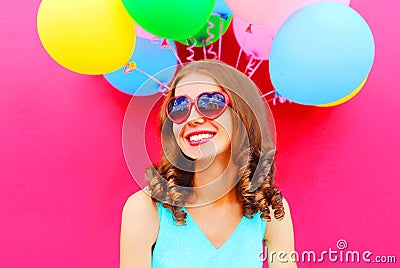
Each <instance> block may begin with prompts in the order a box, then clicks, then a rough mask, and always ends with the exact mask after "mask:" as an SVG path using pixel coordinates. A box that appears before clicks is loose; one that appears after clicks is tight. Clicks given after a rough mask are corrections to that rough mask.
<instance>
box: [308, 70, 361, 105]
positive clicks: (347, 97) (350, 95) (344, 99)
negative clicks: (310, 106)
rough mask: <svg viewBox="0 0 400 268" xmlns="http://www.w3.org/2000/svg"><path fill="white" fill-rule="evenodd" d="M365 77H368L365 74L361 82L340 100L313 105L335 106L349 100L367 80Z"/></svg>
mask: <svg viewBox="0 0 400 268" xmlns="http://www.w3.org/2000/svg"><path fill="white" fill-rule="evenodd" d="M367 79H368V75H367V77H365V79H364V81H362V83H361V84H360V85H359V86H358V87H357V88H356V89H355V90H354V91H353V92H351V93H350V94H349V95H347V96H346V97H344V98H341V99H340V100H337V101H334V102H330V103H325V104H318V105H315V106H318V107H331V106H336V105H339V104H342V103H345V102H346V101H348V100H350V99H351V98H353V97H354V96H355V95H357V94H358V92H360V90H361V89H362V88H363V87H364V85H365V82H367Z"/></svg>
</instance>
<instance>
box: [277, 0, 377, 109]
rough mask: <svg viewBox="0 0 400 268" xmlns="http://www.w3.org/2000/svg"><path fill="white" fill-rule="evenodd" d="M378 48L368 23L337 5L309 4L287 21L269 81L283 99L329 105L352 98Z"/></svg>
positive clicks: (281, 31) (278, 44) (282, 30)
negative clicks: (349, 96) (348, 96)
mask: <svg viewBox="0 0 400 268" xmlns="http://www.w3.org/2000/svg"><path fill="white" fill-rule="evenodd" d="M374 54H375V45H374V38H373V35H372V32H371V30H370V28H369V26H368V24H367V23H366V22H365V20H364V19H363V18H362V17H361V16H360V15H359V14H358V13H357V12H356V11H355V10H353V9H352V8H350V7H347V6H345V5H342V4H339V3H335V2H319V3H315V4H311V5H308V6H306V7H304V8H302V9H300V10H298V11H296V12H295V13H294V14H293V15H292V16H290V17H289V18H288V20H286V22H285V23H284V24H283V25H282V27H281V28H280V29H279V31H278V33H277V34H276V36H275V39H274V42H273V44H272V48H271V53H270V61H269V64H270V69H269V70H270V76H271V82H272V84H273V85H274V87H275V89H276V90H277V91H278V92H279V94H281V95H282V96H283V97H284V98H286V99H288V100H291V101H294V102H297V103H301V104H309V105H319V104H326V103H331V102H334V101H337V100H339V99H342V98H344V97H345V96H347V95H348V94H350V93H351V92H352V91H353V90H354V89H355V88H357V87H358V86H359V85H360V84H361V82H362V81H363V80H364V79H365V77H366V76H367V75H368V74H369V72H370V70H371V67H372V63H373V61H374Z"/></svg>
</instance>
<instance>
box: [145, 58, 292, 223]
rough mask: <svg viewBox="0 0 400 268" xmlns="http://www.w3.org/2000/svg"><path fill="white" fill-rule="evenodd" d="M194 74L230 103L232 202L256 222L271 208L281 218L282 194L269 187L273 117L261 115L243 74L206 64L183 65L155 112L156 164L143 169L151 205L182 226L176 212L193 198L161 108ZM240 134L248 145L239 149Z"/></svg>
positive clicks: (189, 165)
mask: <svg viewBox="0 0 400 268" xmlns="http://www.w3.org/2000/svg"><path fill="white" fill-rule="evenodd" d="M196 72H200V73H204V74H206V75H209V76H211V77H212V78H214V79H215V80H216V81H217V82H218V84H219V85H220V86H221V87H223V89H224V90H225V91H226V93H227V94H228V95H229V97H230V98H231V100H232V109H233V110H234V111H235V112H236V113H237V115H238V118H236V119H235V118H234V119H233V126H234V129H235V133H234V135H233V137H232V155H233V156H234V159H233V161H235V164H236V165H237V167H238V174H240V178H237V179H238V180H237V181H238V183H237V184H236V186H235V190H236V194H237V197H238V200H239V201H240V202H242V208H243V215H244V216H246V217H248V218H253V215H254V214H255V213H257V212H258V211H260V212H261V218H262V219H265V220H267V221H270V220H271V216H270V214H271V211H270V209H269V206H271V207H272V209H273V210H274V217H275V218H276V219H282V218H283V217H284V214H285V212H284V208H283V203H282V194H281V192H280V191H279V189H278V188H277V187H276V185H275V171H276V166H275V161H274V157H275V155H276V150H275V144H274V141H273V139H274V136H273V135H275V133H271V130H273V131H274V130H275V128H274V127H273V118H272V117H271V116H269V117H268V116H267V113H266V108H267V107H266V105H267V104H266V103H265V102H264V101H263V100H262V99H261V97H260V93H259V90H258V88H257V86H256V85H255V84H254V83H253V82H252V81H251V80H250V79H249V78H247V77H246V76H245V75H244V74H242V73H240V72H239V71H237V70H236V69H234V68H232V67H231V66H229V65H226V64H223V63H221V62H217V61H210V60H207V61H196V62H192V63H190V64H188V65H186V66H184V67H183V68H182V69H181V70H180V71H179V72H178V73H177V75H176V76H175V79H174V81H173V82H172V84H171V88H172V90H170V91H169V93H168V95H167V97H166V99H165V101H164V104H163V106H162V108H161V113H160V121H159V129H160V131H161V133H162V138H163V144H164V150H163V151H162V157H161V162H160V164H159V165H157V166H150V167H148V168H147V169H146V181H147V183H148V185H149V188H150V193H151V198H152V201H153V204H155V203H156V202H162V205H163V206H164V207H166V208H168V209H170V210H171V212H172V214H173V217H174V220H175V221H176V222H177V223H178V224H185V223H186V221H185V218H186V213H185V212H184V211H183V210H182V207H184V205H185V201H186V200H187V199H188V198H189V197H190V196H191V194H192V193H193V188H192V186H193V175H194V173H193V172H191V171H190V170H193V161H188V158H187V156H185V155H184V154H183V153H182V152H181V151H180V149H179V146H178V145H177V143H176V140H175V138H174V135H173V133H172V122H171V121H170V120H169V119H168V118H167V116H166V114H165V105H166V102H167V100H168V99H169V98H171V97H172V96H173V95H174V88H175V87H176V85H177V84H178V83H179V81H180V80H181V79H182V78H183V77H184V76H186V75H188V74H190V73H196ZM256 115H257V117H256ZM238 120H240V122H239V121H238ZM268 120H272V122H271V121H268ZM271 124H272V125H271ZM240 126H242V127H240ZM243 135H247V136H248V142H249V144H247V145H246V144H244V142H243V139H242V137H243ZM235 156H236V157H235ZM173 163H176V164H175V165H174V164H173ZM178 167H184V168H178ZM188 170H189V171H188Z"/></svg>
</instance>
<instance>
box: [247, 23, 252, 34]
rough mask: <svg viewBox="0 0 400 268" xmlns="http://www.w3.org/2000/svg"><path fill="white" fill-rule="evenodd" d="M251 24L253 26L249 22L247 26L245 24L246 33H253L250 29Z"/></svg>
mask: <svg viewBox="0 0 400 268" xmlns="http://www.w3.org/2000/svg"><path fill="white" fill-rule="evenodd" d="M252 26H253V24H249V26H247V29H246V33H253V31H252V29H251V27H252Z"/></svg>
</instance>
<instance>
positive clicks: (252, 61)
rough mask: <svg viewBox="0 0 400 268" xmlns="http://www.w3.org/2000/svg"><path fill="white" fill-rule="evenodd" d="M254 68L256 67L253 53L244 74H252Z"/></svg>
mask: <svg viewBox="0 0 400 268" xmlns="http://www.w3.org/2000/svg"><path fill="white" fill-rule="evenodd" d="M253 66H254V54H253V53H251V54H250V60H249V62H248V63H247V65H246V69H245V70H244V73H246V72H247V71H249V72H252V71H253Z"/></svg>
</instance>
